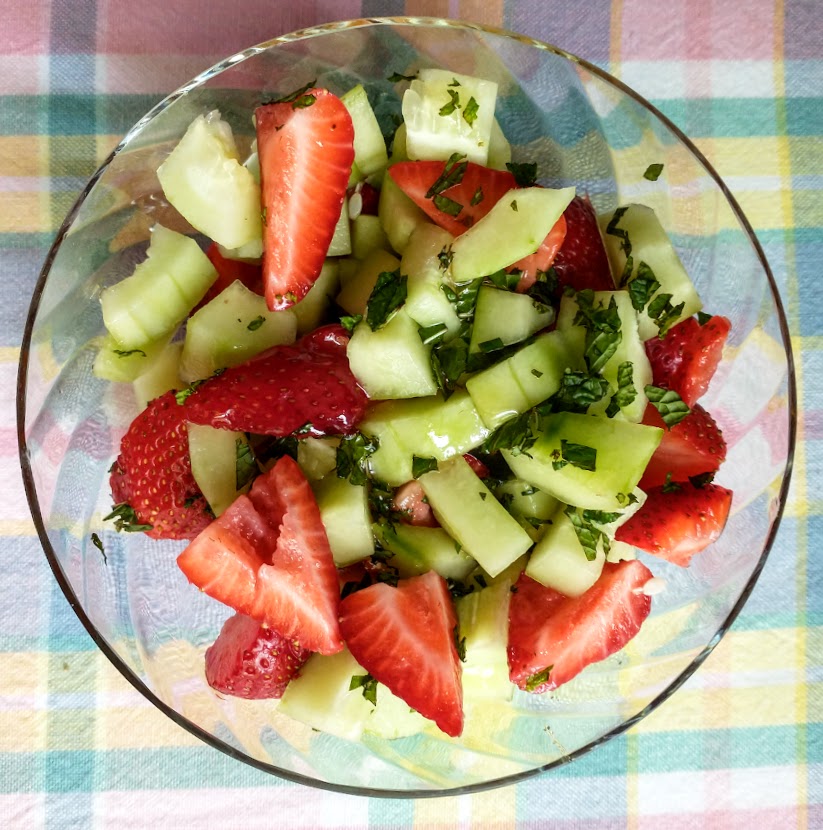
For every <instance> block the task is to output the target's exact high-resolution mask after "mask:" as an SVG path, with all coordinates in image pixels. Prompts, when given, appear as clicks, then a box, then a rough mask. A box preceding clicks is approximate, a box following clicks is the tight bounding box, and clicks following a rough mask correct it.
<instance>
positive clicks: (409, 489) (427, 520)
mask: <svg viewBox="0 0 823 830" xmlns="http://www.w3.org/2000/svg"><path fill="white" fill-rule="evenodd" d="M392 506H393V508H394V509H395V510H396V511H397V512H398V513H402V514H403V521H404V522H405V523H406V524H410V525H418V526H420V527H440V522H438V521H437V519H435V518H434V511H433V510H432V508H431V505H430V504H429V503H428V501H427V500H426V494H425V493H424V492H423V485H422V484H420V482H419V481H407V482H406V483H405V484H401V485H400V487H398V488H397V490H396V492H395V494H394V500H393V502H392Z"/></svg>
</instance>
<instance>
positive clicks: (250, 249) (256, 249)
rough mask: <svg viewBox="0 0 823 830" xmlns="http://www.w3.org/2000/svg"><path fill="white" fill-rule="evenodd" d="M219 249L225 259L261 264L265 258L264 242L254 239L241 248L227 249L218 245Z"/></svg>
mask: <svg viewBox="0 0 823 830" xmlns="http://www.w3.org/2000/svg"><path fill="white" fill-rule="evenodd" d="M217 249H218V250H219V251H220V255H221V256H222V257H223V258H224V259H239V260H240V261H241V262H254V263H259V262H260V260H261V259H262V257H263V240H262V239H252V241H251V242H247V243H246V244H245V245H241V246H240V247H239V248H225V247H223V246H222V245H218V246H217Z"/></svg>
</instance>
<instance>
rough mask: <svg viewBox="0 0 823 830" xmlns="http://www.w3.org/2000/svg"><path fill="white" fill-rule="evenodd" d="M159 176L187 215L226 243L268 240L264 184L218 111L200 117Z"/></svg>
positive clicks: (236, 245)
mask: <svg viewBox="0 0 823 830" xmlns="http://www.w3.org/2000/svg"><path fill="white" fill-rule="evenodd" d="M157 178H158V179H159V180H160V185H161V187H162V188H163V193H164V194H165V196H166V198H167V199H168V200H169V202H170V203H171V204H172V205H173V206H174V207H175V208H177V210H178V211H180V213H181V214H182V215H183V217H184V218H185V219H186V220H187V221H188V222H189V223H190V224H191V225H192V226H193V227H194V228H196V229H197V230H198V231H200V232H201V233H204V234H205V235H206V236H208V237H209V238H211V239H213V240H214V241H215V242H218V243H219V244H220V245H224V246H225V247H226V248H239V247H240V246H241V245H246V244H247V243H249V242H252V241H253V240H256V239H260V237H261V236H262V234H263V223H262V220H261V216H260V186H259V185H258V184H257V182H256V181H255V180H254V176H253V175H252V174H251V172H250V171H249V170H248V168H246V167H244V166H243V165H242V164H241V163H240V160H239V158H238V155H237V147H236V146H235V143H234V137H233V136H232V132H231V127H229V125H228V124H227V123H226V122H225V121H223V120H222V119H221V118H220V113H218V112H217V111H214V112H210V113H209V114H208V115H206V116H203V115H199V116H197V118H195V119H194V121H193V122H192V123H191V124H190V126H189V128H188V130H186V134H185V135H184V136H183V138H182V139H180V142H179V144H178V145H177V146H176V147H175V148H174V150H172V152H171V155H170V156H169V157H168V158H167V159H166V160H165V161H164V162H163V163H162V164H161V165H160V167H159V169H158V170H157Z"/></svg>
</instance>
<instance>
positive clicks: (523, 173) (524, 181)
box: [506, 161, 537, 187]
mask: <svg viewBox="0 0 823 830" xmlns="http://www.w3.org/2000/svg"><path fill="white" fill-rule="evenodd" d="M506 169H507V170H508V171H509V172H510V173H511V174H512V176H514V181H515V182H516V184H517V186H518V187H531V186H532V185H533V184H534V183H535V182H536V181H537V164H536V163H535V162H523V163H518V162H514V161H513V162H507V163H506Z"/></svg>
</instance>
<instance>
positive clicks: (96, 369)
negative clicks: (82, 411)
mask: <svg viewBox="0 0 823 830" xmlns="http://www.w3.org/2000/svg"><path fill="white" fill-rule="evenodd" d="M168 345H169V337H168V336H166V337H162V338H160V340H157V341H156V342H154V343H147V344H146V345H145V346H144V347H143V348H142V349H125V348H123V346H122V345H121V344H120V343H118V342H117V341H116V340H115V339H114V338H113V337H112V336H111V335H110V334H107V335H106V336H105V337H102V338H100V345H99V348H98V351H97V357H95V359H94V366H93V367H92V372H93V373H94V376H95V377H98V378H102V379H103V380H110V381H114V382H115V383H131V382H132V381H134V380H136V379H137V378H138V377H140V375H142V374H144V373H145V372H148V371H149V370H150V369H151V368H152V366H153V365H154V363H155V362H156V360H157V359H158V357H159V356H160V354H161V353H162V352H163V350H164V349H165V348H166V347H167V346H168Z"/></svg>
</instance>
